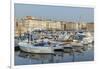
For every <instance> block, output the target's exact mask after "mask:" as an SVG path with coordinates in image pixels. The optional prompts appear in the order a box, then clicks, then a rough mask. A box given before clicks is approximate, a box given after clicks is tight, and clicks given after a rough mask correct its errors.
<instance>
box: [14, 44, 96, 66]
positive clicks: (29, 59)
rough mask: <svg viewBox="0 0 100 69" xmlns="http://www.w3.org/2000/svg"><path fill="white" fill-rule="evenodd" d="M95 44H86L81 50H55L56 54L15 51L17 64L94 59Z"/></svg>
mask: <svg viewBox="0 0 100 69" xmlns="http://www.w3.org/2000/svg"><path fill="white" fill-rule="evenodd" d="M93 46H94V45H93V44H89V45H85V46H84V47H85V49H82V50H80V51H74V52H72V51H69V52H68V51H67V50H66V51H67V52H66V51H55V52H54V54H43V53H42V54H33V53H26V52H23V51H21V50H17V51H15V65H30V64H31V65H33V64H48V63H65V62H66V63H67V62H80V61H93V60H94V47H93Z"/></svg>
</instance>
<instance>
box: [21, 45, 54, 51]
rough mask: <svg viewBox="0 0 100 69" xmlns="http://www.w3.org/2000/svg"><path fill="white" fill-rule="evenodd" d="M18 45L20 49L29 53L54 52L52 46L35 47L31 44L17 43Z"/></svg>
mask: <svg viewBox="0 0 100 69" xmlns="http://www.w3.org/2000/svg"><path fill="white" fill-rule="evenodd" d="M19 47H20V49H21V50H22V51H25V52H30V53H54V50H53V48H52V47H40V46H39V47H35V46H31V45H28V44H27V45H21V44H19Z"/></svg>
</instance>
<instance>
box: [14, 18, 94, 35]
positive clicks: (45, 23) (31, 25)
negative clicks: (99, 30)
mask: <svg viewBox="0 0 100 69" xmlns="http://www.w3.org/2000/svg"><path fill="white" fill-rule="evenodd" d="M36 28H39V29H45V30H66V31H79V30H84V31H94V23H83V22H81V23H75V22H66V21H56V20H48V19H42V18H37V17H32V16H26V17H24V18H22V19H20V20H15V36H19V35H20V34H24V33H25V32H27V31H30V32H31V31H32V30H34V29H36Z"/></svg>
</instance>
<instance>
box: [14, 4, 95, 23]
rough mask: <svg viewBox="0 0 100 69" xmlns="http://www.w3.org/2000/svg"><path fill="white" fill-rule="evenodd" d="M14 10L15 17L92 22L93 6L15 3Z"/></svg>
mask: <svg viewBox="0 0 100 69" xmlns="http://www.w3.org/2000/svg"><path fill="white" fill-rule="evenodd" d="M14 10H15V17H16V18H22V17H24V16H35V17H42V18H46V19H52V20H61V21H75V22H94V9H93V8H86V7H71V6H52V5H51V6H50V5H36V4H18V3H15V5H14Z"/></svg>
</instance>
